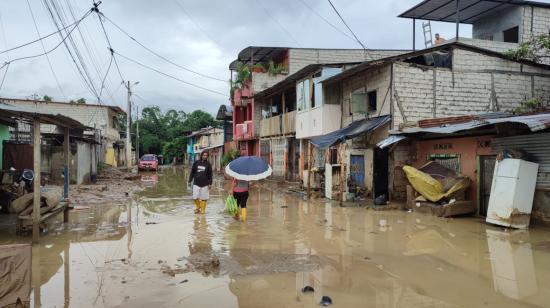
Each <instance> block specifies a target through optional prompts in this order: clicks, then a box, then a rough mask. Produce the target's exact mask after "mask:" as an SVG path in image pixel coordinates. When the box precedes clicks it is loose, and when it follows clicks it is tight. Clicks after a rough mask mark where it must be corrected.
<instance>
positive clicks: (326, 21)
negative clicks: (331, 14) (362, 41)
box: [300, 0, 355, 42]
mask: <svg viewBox="0 0 550 308" xmlns="http://www.w3.org/2000/svg"><path fill="white" fill-rule="evenodd" d="M300 2H302V3H303V4H304V6H305V7H307V8H308V9H309V10H310V11H311V12H313V14H315V15H317V17H319V18H321V20H323V21H324V22H325V23H326V24H327V25H329V26H331V27H332V28H333V29H334V30H336V31H338V32H340V33H341V34H342V35H344V36H346V37H347V38H349V39H351V40H352V41H354V42H355V39H354V38H353V36H351V35H349V34H347V33H346V32H344V31H342V29H340V28H338V27H337V26H336V25H334V24H333V23H331V22H330V21H329V20H328V19H326V18H325V17H323V15H321V14H319V13H318V12H317V11H316V10H315V9H314V8H313V7H311V5H309V4H308V3H307V2H306V1H305V0H300Z"/></svg>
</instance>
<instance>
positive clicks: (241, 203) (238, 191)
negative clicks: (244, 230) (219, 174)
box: [231, 179, 250, 221]
mask: <svg viewBox="0 0 550 308" xmlns="http://www.w3.org/2000/svg"><path fill="white" fill-rule="evenodd" d="M231 184H232V185H231V192H232V193H233V197H234V198H235V200H237V206H238V207H239V211H240V213H239V212H237V214H236V215H235V218H236V219H239V218H240V219H241V220H242V221H246V202H247V201H248V188H249V187H250V182H249V181H243V180H237V179H233V182H232V183H231Z"/></svg>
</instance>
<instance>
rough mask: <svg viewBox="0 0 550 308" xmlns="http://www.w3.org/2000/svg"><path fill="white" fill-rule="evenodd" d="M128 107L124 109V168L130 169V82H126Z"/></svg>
mask: <svg viewBox="0 0 550 308" xmlns="http://www.w3.org/2000/svg"><path fill="white" fill-rule="evenodd" d="M127 89H128V106H127V107H126V111H127V114H126V167H127V168H128V169H130V168H131V167H132V141H131V136H130V121H131V117H130V116H131V113H132V102H131V101H130V97H131V96H132V91H130V81H128V86H127Z"/></svg>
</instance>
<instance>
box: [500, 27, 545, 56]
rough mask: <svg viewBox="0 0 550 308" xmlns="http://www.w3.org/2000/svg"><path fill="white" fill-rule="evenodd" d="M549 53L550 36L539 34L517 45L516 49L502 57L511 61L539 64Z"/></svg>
mask: <svg viewBox="0 0 550 308" xmlns="http://www.w3.org/2000/svg"><path fill="white" fill-rule="evenodd" d="M549 51H550V36H549V35H548V34H540V35H535V36H533V37H531V39H529V40H527V41H525V42H522V43H521V44H519V47H518V48H517V49H510V50H508V51H506V52H504V55H505V56H506V57H508V58H510V59H512V60H530V61H534V62H540V60H541V58H543V57H546V56H548V53H549Z"/></svg>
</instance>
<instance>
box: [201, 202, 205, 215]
mask: <svg viewBox="0 0 550 308" xmlns="http://www.w3.org/2000/svg"><path fill="white" fill-rule="evenodd" d="M201 213H202V214H204V213H206V200H201Z"/></svg>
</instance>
